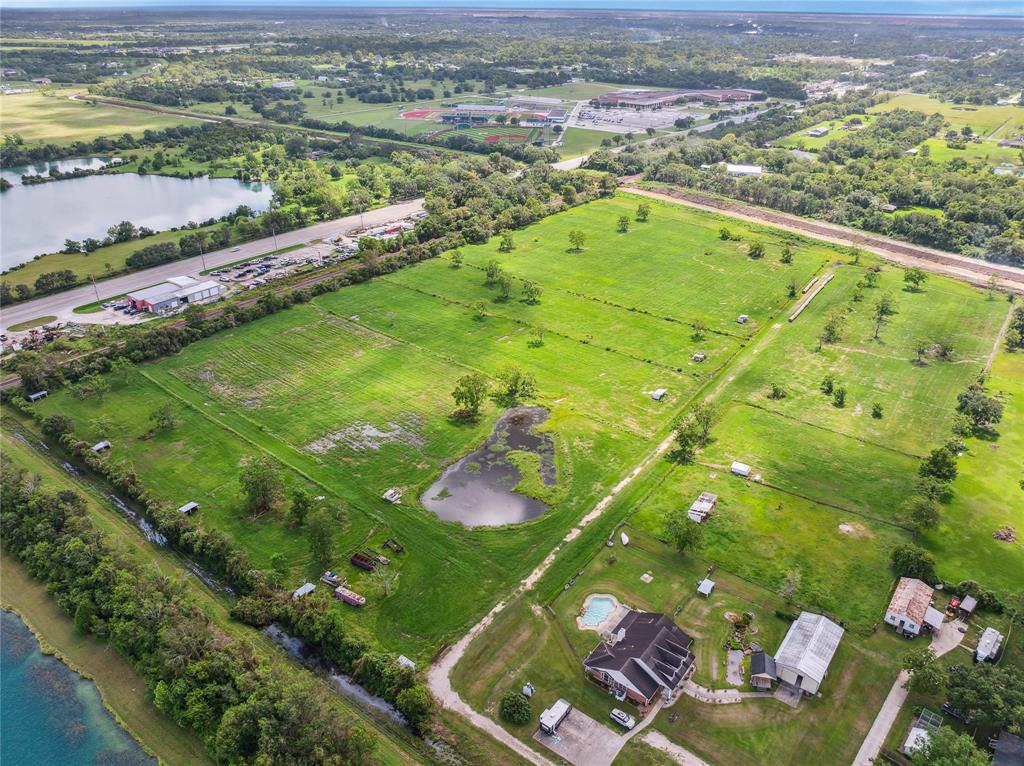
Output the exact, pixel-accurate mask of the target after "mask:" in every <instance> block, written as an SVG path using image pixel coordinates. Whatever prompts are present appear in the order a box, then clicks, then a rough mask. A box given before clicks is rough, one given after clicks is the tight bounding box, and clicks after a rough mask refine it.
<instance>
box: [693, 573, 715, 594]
mask: <svg viewBox="0 0 1024 766" xmlns="http://www.w3.org/2000/svg"><path fill="white" fill-rule="evenodd" d="M714 589H715V581H714V580H709V579H708V578H706V577H705V578H704V579H703V580H701V581H700V582H699V583H698V584H697V592H698V593H699V594H700V595H702V596H704V597H705V598H707V597H708V596H710V595H711V591H713V590H714Z"/></svg>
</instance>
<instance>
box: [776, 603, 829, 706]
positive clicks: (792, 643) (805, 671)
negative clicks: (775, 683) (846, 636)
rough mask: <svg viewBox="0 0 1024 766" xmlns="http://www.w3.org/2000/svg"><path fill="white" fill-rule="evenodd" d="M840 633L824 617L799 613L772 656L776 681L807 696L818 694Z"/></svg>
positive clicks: (809, 613)
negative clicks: (795, 688)
mask: <svg viewBox="0 0 1024 766" xmlns="http://www.w3.org/2000/svg"><path fill="white" fill-rule="evenodd" d="M843 632H844V631H843V629H842V628H840V627H839V626H838V625H836V624H835V623H834V622H832V620H830V619H828V618H827V617H825V616H823V615H820V614H812V613H811V612H801V613H800V616H799V617H798V618H797V619H796V621H795V622H794V623H793V624H792V625H790V626H789V632H788V633H786V637H785V638H784V639H782V644H781V645H780V646H779V650H778V651H777V652H776V653H775V672H776V674H777V675H778V677H779V680H780V681H783V682H785V683H788V684H791V685H793V686H795V687H797V688H798V689H800V690H801V691H803V692H806V693H807V694H817V693H818V688H819V687H820V686H821V683H822V681H824V680H825V676H826V675H828V666H829V663H831V662H832V656H833V655H834V654H835V653H836V649H838V648H839V640H840V639H841V638H842V637H843Z"/></svg>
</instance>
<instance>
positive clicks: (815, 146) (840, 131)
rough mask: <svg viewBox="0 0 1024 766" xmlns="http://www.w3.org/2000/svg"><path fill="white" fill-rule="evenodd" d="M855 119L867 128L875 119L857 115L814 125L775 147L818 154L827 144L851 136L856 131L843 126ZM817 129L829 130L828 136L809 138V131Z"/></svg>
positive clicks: (775, 144)
mask: <svg viewBox="0 0 1024 766" xmlns="http://www.w3.org/2000/svg"><path fill="white" fill-rule="evenodd" d="M853 117H860V119H861V122H862V124H863V125H865V126H867V125H870V124H871V121H872V120H873V119H874V118H873V117H872V116H871V115H869V114H857V115H852V114H851V115H849V116H847V117H843V118H842V119H836V120H829V121H827V122H819V123H818V124H817V125H812V126H811V127H809V128H802V129H800V130H798V131H795V132H793V133H790V134H789V135H788V136H785V137H783V138H780V139H779V140H778V141H773V142H772V145H773V146H781V147H784V148H788V149H804V150H805V151H809V152H816V151H818V150H819V149H821V148H822V147H824V146H825V144H827V143H829V142H830V141H837V140H839V139H842V138H845V137H846V136H851V135H853V134H854V132H855V131H851V130H846V129H845V128H843V125H844V124H845V123H846V122H847V121H848V120H850V119H851V118H853ZM815 128H828V129H829V132H828V135H825V136H809V135H807V133H808V131H811V130H814V129H815Z"/></svg>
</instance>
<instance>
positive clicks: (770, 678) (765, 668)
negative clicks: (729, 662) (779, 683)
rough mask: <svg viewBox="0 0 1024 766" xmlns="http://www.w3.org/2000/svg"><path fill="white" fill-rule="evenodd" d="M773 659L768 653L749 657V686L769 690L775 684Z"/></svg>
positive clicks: (756, 653) (754, 654)
mask: <svg viewBox="0 0 1024 766" xmlns="http://www.w3.org/2000/svg"><path fill="white" fill-rule="evenodd" d="M775 678H776V676H775V658H774V657H772V656H771V655H770V654H768V652H754V653H753V654H751V655H750V685H751V686H753V687H755V688H757V689H771V688H772V684H774V683H775Z"/></svg>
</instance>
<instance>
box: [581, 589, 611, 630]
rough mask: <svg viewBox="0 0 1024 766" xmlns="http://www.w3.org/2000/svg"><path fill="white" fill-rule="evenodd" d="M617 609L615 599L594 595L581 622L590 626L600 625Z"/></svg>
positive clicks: (584, 611)
mask: <svg viewBox="0 0 1024 766" xmlns="http://www.w3.org/2000/svg"><path fill="white" fill-rule="evenodd" d="M614 610H615V599H613V598H609V597H608V596H594V597H592V598H591V599H590V603H588V604H587V608H586V609H584V610H583V614H582V616H581V622H582V623H583V624H584V625H586V626H587V627H588V628H593V627H594V626H595V625H600V624H601V623H602V622H604V621H605V620H607V619H608V615H610V614H611V613H612V612H613V611H614Z"/></svg>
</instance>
